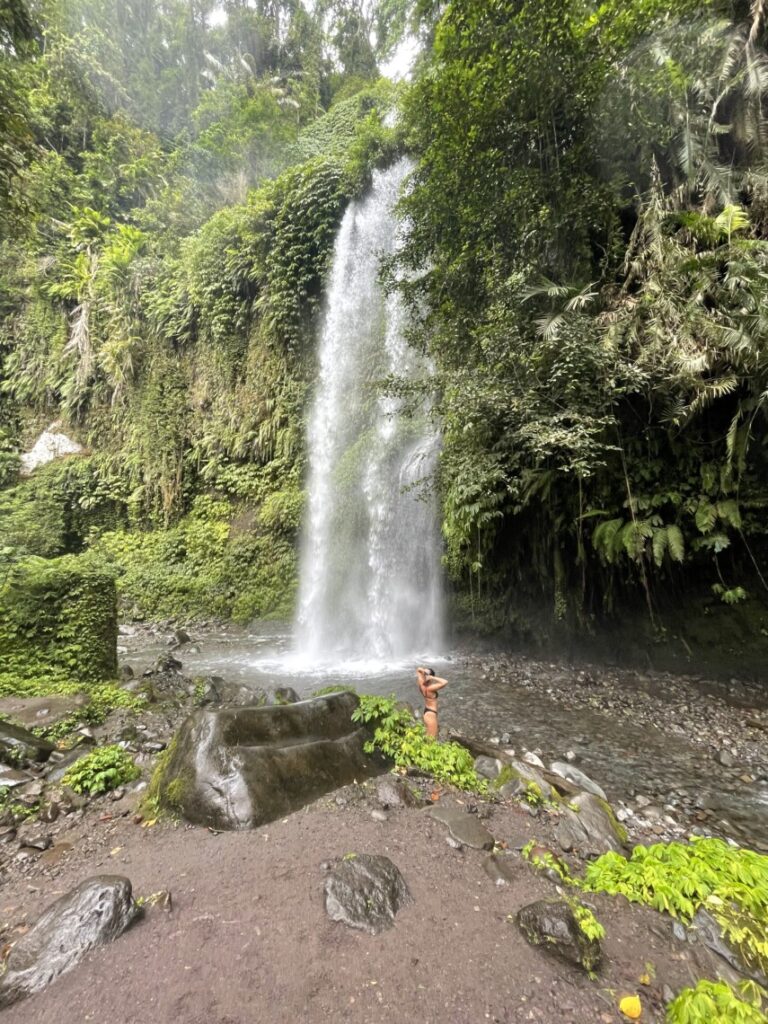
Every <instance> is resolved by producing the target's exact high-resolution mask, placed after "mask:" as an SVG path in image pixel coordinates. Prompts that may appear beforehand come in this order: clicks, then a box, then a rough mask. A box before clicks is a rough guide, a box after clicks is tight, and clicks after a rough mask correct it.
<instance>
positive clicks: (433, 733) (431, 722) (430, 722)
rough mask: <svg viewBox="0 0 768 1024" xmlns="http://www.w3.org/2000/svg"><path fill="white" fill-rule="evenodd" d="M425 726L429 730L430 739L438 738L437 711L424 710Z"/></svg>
mask: <svg viewBox="0 0 768 1024" xmlns="http://www.w3.org/2000/svg"><path fill="white" fill-rule="evenodd" d="M424 728H425V729H426V730H427V736H429V737H430V739H433V740H436V739H437V712H436V711H425V712H424Z"/></svg>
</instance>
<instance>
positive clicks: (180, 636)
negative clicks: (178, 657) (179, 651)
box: [173, 628, 192, 647]
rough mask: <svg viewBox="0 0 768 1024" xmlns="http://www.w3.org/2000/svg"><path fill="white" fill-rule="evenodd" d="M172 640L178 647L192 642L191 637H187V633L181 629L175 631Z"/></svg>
mask: <svg viewBox="0 0 768 1024" xmlns="http://www.w3.org/2000/svg"><path fill="white" fill-rule="evenodd" d="M173 639H174V640H175V641H176V643H177V644H178V645H179V647H181V646H183V645H184V644H188V643H191V642H192V637H191V636H190V635H189V633H188V632H187V631H186V629H181V628H179V629H177V630H176V631H175V632H174V634H173Z"/></svg>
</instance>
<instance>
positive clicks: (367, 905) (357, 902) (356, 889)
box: [325, 853, 411, 935]
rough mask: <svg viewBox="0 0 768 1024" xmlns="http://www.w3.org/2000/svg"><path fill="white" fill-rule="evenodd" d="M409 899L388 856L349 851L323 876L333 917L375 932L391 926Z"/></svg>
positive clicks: (408, 894) (326, 896) (403, 883)
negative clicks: (325, 876) (350, 852)
mask: <svg viewBox="0 0 768 1024" xmlns="http://www.w3.org/2000/svg"><path fill="white" fill-rule="evenodd" d="M410 899H411V894H410V892H409V891H408V886H407V885H406V884H405V879H404V878H403V876H402V875H401V874H400V871H399V869H398V868H397V867H396V866H395V865H394V864H393V863H392V861H391V860H390V859H389V857H381V856H377V855H375V854H369V853H352V854H349V855H348V856H347V857H344V858H343V859H342V860H341V861H340V862H339V863H338V864H337V865H336V867H335V868H334V869H333V870H332V871H331V873H330V874H329V875H328V877H327V878H326V880H325V910H326V913H327V914H328V916H329V917H330V919H331V920H332V921H343V922H344V924H347V925H349V926H350V928H359V929H361V930H362V931H366V932H370V934H371V935H377V934H378V933H379V932H380V931H383V930H384V929H385V928H391V927H392V925H393V924H394V921H395V914H396V913H397V912H398V910H399V909H400V908H401V907H402V906H403V905H404V904H405V903H407V902H408V901H409V900H410Z"/></svg>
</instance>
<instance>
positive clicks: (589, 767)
mask: <svg viewBox="0 0 768 1024" xmlns="http://www.w3.org/2000/svg"><path fill="white" fill-rule="evenodd" d="M121 642H122V643H124V644H125V645H126V648H127V650H126V652H125V654H124V656H123V660H124V661H125V662H126V663H127V664H129V665H131V667H132V668H133V669H134V671H136V672H139V671H143V670H144V669H145V668H147V667H148V666H149V665H151V664H152V663H153V662H154V660H155V659H156V658H157V656H158V655H159V654H161V653H163V652H165V651H167V650H168V646H167V637H165V636H154V637H147V636H146V635H137V636H136V637H135V638H124V639H123V640H122V641H121ZM292 643H293V641H292V630H291V627H290V625H289V624H287V623H286V624H275V623H262V624H259V625H257V626H255V627H253V628H252V629H249V630H244V629H238V628H237V627H227V628H222V629H217V630H214V631H212V632H209V633H205V634H203V635H202V638H201V641H200V642H199V644H194V645H192V646H189V647H184V648H182V649H181V650H179V651H178V652H177V653H178V656H179V657H180V658H181V659H182V661H183V664H184V671H185V673H187V674H190V675H209V674H216V675H220V676H223V677H224V678H226V679H228V680H232V681H237V682H241V683H245V684H247V685H252V686H254V687H270V686H292V687H293V688H294V689H295V690H296V691H297V692H298V693H299V695H300V696H302V697H309V696H310V695H311V694H312V692H313V691H314V690H316V689H318V688H320V687H324V686H327V685H329V684H331V683H346V684H349V685H353V686H354V687H355V689H357V690H358V691H359V692H361V693H380V694H390V693H394V694H395V695H396V696H397V697H399V698H401V699H403V700H407V701H409V702H411V703H413V704H414V706H416V707H419V705H420V700H419V694H418V692H417V689H416V684H415V679H414V662H412V661H401V662H385V661H381V660H378V659H376V658H370V659H367V660H366V659H361V658H355V659H352V660H349V661H346V662H339V663H338V664H337V665H335V666H333V667H329V666H324V665H321V664H318V665H316V666H314V667H313V666H309V665H307V664H298V663H297V661H296V658H295V655H293V654H292ZM493 660H494V657H493V655H488V662H489V663H491V664H492V663H493ZM483 661H484V659H483V658H480V659H478V658H477V656H476V655H469V656H468V652H464V651H461V650H457V651H455V652H454V653H453V655H452V656H451V657H450V658H447V659H445V658H444V659H442V660H439V661H435V662H434V665H433V667H434V668H435V669H436V671H437V672H438V674H444V675H445V676H446V677H447V678H448V679H449V682H450V686H449V689H448V690H447V691H446V693H445V695H444V698H443V700H442V701H441V705H442V711H441V718H440V723H441V730H442V729H444V728H446V729H447V728H450V727H454V728H457V729H459V730H461V731H462V732H465V733H469V734H472V735H475V736H478V737H489V736H499V735H500V734H502V733H504V732H508V733H509V734H510V735H511V744H512V746H513V747H515V749H516V750H517V751H518V753H520V752H521V751H523V750H525V749H529V750H535V749H540V750H541V756H542V758H543V760H544V762H545V763H549V761H550V760H555V759H562V758H563V756H564V754H565V753H566V751H568V750H572V751H573V752H574V753H575V754H576V757H577V760H576V764H577V766H578V767H579V768H581V769H582V771H585V772H586V773H587V774H588V775H589V776H591V777H592V778H594V779H595V780H596V781H597V782H599V783H600V784H601V785H602V786H603V788H604V789H605V791H606V793H607V795H608V797H609V799H610V800H611V801H612V802H616V801H627V802H629V801H631V799H632V798H633V796H635V794H637V793H642V794H645V795H648V796H649V797H650V798H652V799H653V801H654V803H657V804H659V805H662V806H663V805H664V804H665V803H667V802H671V803H672V804H675V805H677V807H676V811H675V814H676V816H677V818H678V820H680V821H681V822H682V823H684V824H687V825H691V824H696V817H695V815H696V813H697V808H698V809H701V808H705V809H707V811H708V819H707V828H708V829H709V828H710V827H712V828H713V829H714V831H717V832H721V833H724V834H730V835H733V836H734V837H736V838H737V839H740V840H747V841H748V842H750V843H752V844H755V845H758V846H759V847H762V848H765V849H766V850H768V770H767V768H768V766H766V763H765V758H763V764H762V769H761V768H760V765H759V756H758V762H757V769H756V770H755V769H754V768H753V769H752V770H753V771H755V779H754V781H753V782H752V783H750V784H745V783H744V782H743V781H742V780H741V779H740V778H739V774H740V772H739V769H734V770H728V769H726V768H724V767H723V766H722V765H720V764H718V763H717V762H716V760H715V759H714V758H713V756H712V752H711V751H710V750H708V749H706V748H705V747H702V746H701V745H700V744H697V743H696V742H694V741H693V739H692V738H689V737H693V736H694V735H695V732H696V726H695V723H693V722H689V723H686V722H685V721H681V722H680V725H681V731H682V732H683V735H674V734H671V733H670V731H669V730H668V729H667V728H663V729H662V728H658V727H656V726H655V725H653V724H650V723H649V722H648V721H647V720H643V716H637V717H636V718H635V717H633V718H632V719H630V720H629V721H628V720H627V719H626V718H625V717H622V716H620V715H618V714H615V713H611V712H610V711H605V710H602V711H601V710H596V709H592V708H584V707H577V706H574V705H573V704H572V703H570V702H569V701H568V700H567V699H566V700H563V698H562V695H561V694H558V693H557V692H553V691H552V686H551V683H552V681H553V680H555V679H557V678H562V676H563V674H564V673H565V674H566V675H568V677H569V678H571V679H574V680H575V678H576V676H577V674H578V670H577V669H576V668H573V667H571V666H569V665H565V664H561V663H557V664H551V665H542V664H541V663H537V662H531V663H530V670H527V669H526V673H527V677H528V678H529V679H532V682H533V685H527V686H523V685H521V684H520V682H519V681H518V682H516V681H514V680H508V681H505V682H504V683H503V685H502V684H500V683H499V682H498V681H496V682H491V681H489V679H488V678H484V677H485V676H486V673H485V672H484V671H483ZM522 664H523V666H525V665H526V664H527V662H526V661H525V659H522ZM592 672H593V674H594V675H596V676H597V677H598V679H599V676H600V672H601V670H600V669H599V668H597V669H596V668H595V667H594V666H593V667H592ZM605 672H606V676H609V675H610V676H611V678H612V680H616V673H615V671H613V670H608V669H606V670H605ZM641 682H644V683H645V690H644V693H646V695H647V700H648V702H649V703H650V704H652V705H654V706H655V710H656V712H657V720H661V722H662V724H664V723H665V721H666V720H667V719H668V718H670V717H672V716H674V717H678V715H679V713H678V712H677V711H676V710H675V711H673V710H672V709H671V708H670V710H669V711H667V710H665V695H666V692H667V690H668V688H669V680H668V679H665V678H661V677H660V678H658V679H657V680H653V679H651V680H650V681H649V680H647V679H646V680H639V679H638V678H637V677H636V675H635V674H634V673H626V674H625V675H623V676H621V677H620V678H618V679H617V680H616V683H615V684H614V683H613V682H612V684H611V685H612V686H614V690H615V693H616V695H617V698H618V701H619V702H620V701H621V699H622V693H625V694H627V699H629V697H630V696H631V692H632V688H633V687H634V688H637V687H639V686H640V683H641ZM649 683H650V685H649ZM684 685H685V688H689V687H690V688H692V687H693V686H694V684H692V683H687V682H686V683H685V684H684ZM548 690H550V691H552V692H549V693H548V692H547V691H548ZM734 699H735V698H733V697H732V695H730V694H729V692H728V687H727V685H726V684H718V683H715V682H709V683H707V684H706V685H705V686H699V685H696V687H695V692H691V693H690V702H691V705H693V704H694V703H695V702H701V706H703V708H704V714H705V715H708V716H710V717H714V716H715V715H718V714H721V713H722V709H723V708H725V709H726V712H727V711H728V709H729V708H730V711H731V714H732V717H733V719H734V720H739V719H740V718H742V717H743V716H745V715H746V711H744V710H743V708H741V707H734V706H733V700H734ZM749 699H750V704H751V705H753V706H754V705H755V704H756V703H757V702H758V701H759V700H760V698H759V694H757V693H751V694H750V697H749ZM763 701H765V698H763ZM764 707H765V703H763V708H764ZM759 738H760V740H761V741H762V742H763V743H764V741H765V733H761V734H759ZM763 749H764V748H763ZM743 770H744V769H741V771H742V772H743ZM723 819H724V820H725V821H726V822H727V826H726V827H724V826H717V822H719V821H721V820H723Z"/></svg>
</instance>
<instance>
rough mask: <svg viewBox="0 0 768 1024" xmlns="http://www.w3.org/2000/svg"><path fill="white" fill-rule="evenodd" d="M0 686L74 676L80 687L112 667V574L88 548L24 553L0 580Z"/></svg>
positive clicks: (14, 687) (17, 687)
mask: <svg viewBox="0 0 768 1024" xmlns="http://www.w3.org/2000/svg"><path fill="white" fill-rule="evenodd" d="M0 662H2V664H3V669H4V671H3V673H2V675H1V676H0V693H2V692H3V691H4V690H5V691H6V692H8V687H9V684H10V692H13V693H24V692H25V687H24V683H25V682H32V683H33V684H34V685H35V686H39V684H40V682H41V681H44V680H48V681H49V682H48V683H47V684H46V683H43V685H48V686H49V688H48V689H47V692H52V691H51V689H50V686H51V685H55V684H56V683H59V684H60V683H62V682H65V681H67V680H74V681H77V683H78V684H79V686H80V689H83V688H85V687H86V686H87V685H90V684H93V683H96V682H98V681H100V680H103V679H105V678H110V677H112V676H114V675H115V673H116V671H117V597H116V589H115V581H114V576H113V575H112V573H111V572H109V571H108V570H106V569H105V568H104V567H103V566H101V565H99V564H98V563H97V562H96V561H94V560H93V559H91V558H89V557H87V556H80V557H77V556H72V555H68V556H64V557H62V558H54V559H48V560H45V559H41V558H28V559H26V560H24V561H22V562H19V563H18V564H17V565H15V566H14V567H13V568H12V569H11V571H10V572H9V574H8V576H7V578H6V580H5V583H4V584H3V586H2V587H1V588H0Z"/></svg>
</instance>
